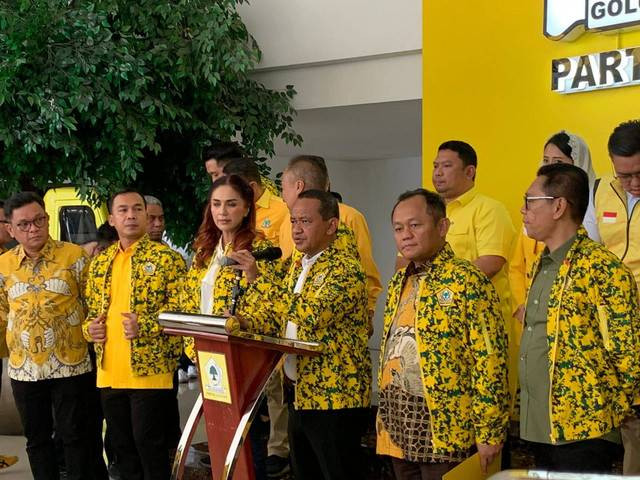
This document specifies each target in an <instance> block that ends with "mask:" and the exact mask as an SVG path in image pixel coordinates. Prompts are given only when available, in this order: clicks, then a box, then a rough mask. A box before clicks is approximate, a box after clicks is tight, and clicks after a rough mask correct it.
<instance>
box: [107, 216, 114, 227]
mask: <svg viewBox="0 0 640 480" xmlns="http://www.w3.org/2000/svg"><path fill="white" fill-rule="evenodd" d="M107 221H108V222H109V225H111V226H112V227H115V225H114V221H113V214H111V213H110V214H109V218H108V219H107Z"/></svg>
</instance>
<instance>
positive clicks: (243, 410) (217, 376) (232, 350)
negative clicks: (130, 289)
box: [158, 312, 321, 480]
mask: <svg viewBox="0 0 640 480" xmlns="http://www.w3.org/2000/svg"><path fill="white" fill-rule="evenodd" d="M158 319H159V322H160V325H162V327H163V328H164V333H166V334H169V335H182V336H189V337H193V338H194V340H195V347H196V351H197V356H198V370H199V377H200V389H201V393H200V396H199V397H198V400H197V401H196V404H195V405H194V408H193V411H192V412H191V415H190V416H189V420H188V421H187V424H186V426H185V428H184V432H183V433H182V437H181V438H180V443H179V445H178V450H177V452H176V458H175V461H174V464H173V469H172V475H171V478H172V480H173V479H180V478H182V475H183V470H184V462H185V460H186V453H187V451H188V449H189V446H190V444H191V439H192V437H193V434H194V433H195V427H196V426H197V424H198V420H199V419H200V417H201V416H202V413H203V412H204V417H205V422H206V431H207V438H208V443H209V455H210V458H211V475H212V478H213V479H214V480H227V479H231V478H233V479H235V480H254V478H255V475H254V471H253V461H252V455H251V445H250V443H249V442H244V440H245V438H246V436H247V434H248V432H249V427H250V426H251V422H252V421H253V418H254V417H255V415H256V413H257V410H258V406H259V403H260V398H261V396H262V393H263V391H264V388H265V385H266V384H267V382H268V380H269V378H270V377H271V375H272V374H273V372H274V371H275V370H276V369H277V368H278V367H279V366H280V365H281V364H282V361H283V360H284V357H283V354H285V353H291V354H296V355H319V354H320V352H321V345H320V344H318V343H312V342H301V341H298V340H290V339H283V338H273V337H267V336H264V335H257V334H252V333H248V332H244V331H237V332H235V331H234V333H233V334H229V333H227V329H226V328H225V326H226V325H227V322H228V320H229V319H227V318H223V317H216V316H212V315H199V314H184V313H174V312H164V313H161V314H160V316H159V318H158Z"/></svg>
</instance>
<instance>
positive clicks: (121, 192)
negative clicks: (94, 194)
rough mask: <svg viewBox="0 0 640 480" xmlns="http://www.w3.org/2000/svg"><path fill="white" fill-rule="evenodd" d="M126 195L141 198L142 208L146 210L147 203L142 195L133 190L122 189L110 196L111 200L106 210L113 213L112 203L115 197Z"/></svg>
mask: <svg viewBox="0 0 640 480" xmlns="http://www.w3.org/2000/svg"><path fill="white" fill-rule="evenodd" d="M126 193H137V194H138V195H140V198H142V204H143V205H144V208H145V209H146V208H147V201H146V200H145V199H144V195H143V194H142V193H140V192H139V191H138V190H136V189H135V188H123V189H122V190H119V191H117V192H116V193H114V194H113V195H111V198H110V199H109V202H108V203H107V209H108V210H109V213H113V201H114V200H115V199H116V197H117V196H119V195H124V194H126Z"/></svg>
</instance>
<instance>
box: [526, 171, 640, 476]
mask: <svg viewBox="0 0 640 480" xmlns="http://www.w3.org/2000/svg"><path fill="white" fill-rule="evenodd" d="M588 202H589V180H588V177H587V174H586V173H585V172H584V171H583V170H581V169H580V168H578V167H575V166H573V165H568V164H552V165H545V166H543V167H542V168H540V170H538V177H537V178H536V180H535V181H534V182H533V183H532V184H531V186H530V187H529V189H528V190H527V193H526V196H525V200H524V205H523V207H522V210H521V213H522V216H523V221H524V225H525V227H526V229H527V233H528V235H529V236H530V237H531V238H533V239H535V240H537V241H540V242H543V243H544V244H545V247H546V248H545V249H544V251H543V252H542V254H541V256H540V257H539V259H538V260H537V261H536V263H535V264H534V266H533V268H532V270H531V279H530V284H529V288H528V295H527V301H526V310H525V318H524V330H523V334H522V339H521V344H520V357H519V378H520V436H521V437H522V439H523V440H525V441H527V442H530V446H531V450H532V451H533V453H534V459H535V466H536V468H539V469H545V470H556V471H570V472H591V473H606V472H609V471H610V469H611V466H612V462H613V460H614V458H615V452H616V443H619V441H620V440H619V438H620V433H619V428H620V425H621V424H622V423H623V421H624V420H625V418H626V417H627V416H628V415H629V414H630V412H631V404H632V401H633V399H634V397H635V395H636V394H637V393H638V386H639V385H640V383H639V381H640V339H639V338H638V336H637V332H638V328H639V327H640V311H639V309H638V290H637V286H636V282H635V280H634V278H633V275H632V273H631V271H630V270H629V268H627V267H626V266H625V265H624V264H623V263H622V261H621V260H620V259H619V258H618V257H616V256H615V255H614V254H613V253H611V252H610V251H609V250H607V249H606V248H605V247H603V246H602V245H600V244H598V243H596V242H594V241H593V240H591V239H590V238H589V237H588V236H587V232H586V231H585V229H584V228H583V227H582V226H581V224H582V221H583V218H584V214H585V212H586V210H587V205H588Z"/></svg>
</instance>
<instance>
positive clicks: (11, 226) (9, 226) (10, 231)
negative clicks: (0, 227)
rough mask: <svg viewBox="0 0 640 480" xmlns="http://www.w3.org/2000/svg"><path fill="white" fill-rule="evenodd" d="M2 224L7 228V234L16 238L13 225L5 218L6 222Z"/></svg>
mask: <svg viewBox="0 0 640 480" xmlns="http://www.w3.org/2000/svg"><path fill="white" fill-rule="evenodd" d="M4 226H5V228H6V229H7V232H9V235H11V238H16V236H15V235H14V230H13V225H11V223H9V220H7V223H5V224H4Z"/></svg>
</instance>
